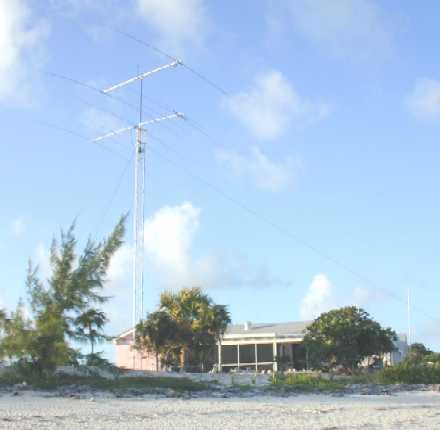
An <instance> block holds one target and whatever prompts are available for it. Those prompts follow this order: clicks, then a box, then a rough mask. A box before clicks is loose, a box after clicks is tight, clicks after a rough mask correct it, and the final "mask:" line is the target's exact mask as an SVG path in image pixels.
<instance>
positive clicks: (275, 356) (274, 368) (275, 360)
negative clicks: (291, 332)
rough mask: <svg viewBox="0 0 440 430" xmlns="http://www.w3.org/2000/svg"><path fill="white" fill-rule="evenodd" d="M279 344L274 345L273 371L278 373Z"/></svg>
mask: <svg viewBox="0 0 440 430" xmlns="http://www.w3.org/2000/svg"><path fill="white" fill-rule="evenodd" d="M277 358H278V357H277V343H276V342H274V343H273V371H274V372H277V371H278V363H277Z"/></svg>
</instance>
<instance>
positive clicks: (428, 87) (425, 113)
mask: <svg viewBox="0 0 440 430" xmlns="http://www.w3.org/2000/svg"><path fill="white" fill-rule="evenodd" d="M406 106H407V108H408V109H409V111H410V112H411V113H412V114H414V115H415V116H417V117H419V118H424V119H431V120H438V119H440V81H437V80H434V79H427V78H423V79H419V80H418V81H417V82H416V84H415V86H414V89H413V91H412V93H411V94H410V95H409V96H408V97H407V99H406Z"/></svg>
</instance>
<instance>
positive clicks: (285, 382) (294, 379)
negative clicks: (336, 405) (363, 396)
mask: <svg viewBox="0 0 440 430" xmlns="http://www.w3.org/2000/svg"><path fill="white" fill-rule="evenodd" d="M345 385H346V384H345V383H344V382H342V381H333V380H329V379H324V378H322V377H320V376H316V375H311V374H307V373H291V374H288V375H284V374H274V375H273V377H272V387H273V388H275V389H283V390H292V391H294V390H298V391H334V390H341V389H343V388H344V387H345Z"/></svg>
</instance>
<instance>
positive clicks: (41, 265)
mask: <svg viewBox="0 0 440 430" xmlns="http://www.w3.org/2000/svg"><path fill="white" fill-rule="evenodd" d="M33 262H34V264H35V265H37V266H38V272H39V274H40V275H41V278H42V279H43V280H46V279H48V278H49V277H50V275H51V273H52V269H51V267H50V251H49V249H48V248H47V247H46V246H45V245H44V244H43V243H39V244H38V245H37V247H36V248H35V251H34V257H33Z"/></svg>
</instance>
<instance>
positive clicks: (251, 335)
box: [113, 321, 408, 372]
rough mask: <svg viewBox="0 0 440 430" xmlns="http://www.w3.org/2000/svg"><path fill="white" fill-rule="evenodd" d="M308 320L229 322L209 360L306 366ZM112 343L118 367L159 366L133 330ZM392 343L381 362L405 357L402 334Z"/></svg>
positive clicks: (251, 366) (222, 364)
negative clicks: (142, 349) (140, 348)
mask: <svg viewBox="0 0 440 430" xmlns="http://www.w3.org/2000/svg"><path fill="white" fill-rule="evenodd" d="M309 324H310V321H294V322H284V323H266V324H264V323H260V324H254V323H251V322H246V323H244V324H231V325H229V326H228V327H227V329H226V331H225V333H224V335H223V336H222V338H221V340H220V341H219V342H218V344H217V351H216V357H213V359H212V363H215V367H216V368H217V370H219V371H222V372H229V371H231V370H234V371H235V370H254V371H264V370H266V371H273V372H276V371H278V370H289V369H290V370H304V369H307V368H308V367H309V366H308V354H307V351H306V349H305V348H304V346H303V338H304V332H305V329H306V327H307V326H308V325H309ZM113 344H114V345H115V347H116V365H117V366H118V367H121V368H126V369H135V370H152V371H158V370H163V369H162V366H161V364H160V362H159V359H158V357H157V356H156V354H154V353H152V352H142V353H141V352H139V351H136V350H134V349H133V348H132V344H133V330H127V331H126V332H124V333H122V334H121V335H119V336H118V337H117V338H116V339H115V340H114V341H113ZM395 346H396V350H395V351H393V352H390V353H386V354H385V355H384V356H383V357H382V361H383V363H384V365H393V364H397V363H399V362H400V361H402V360H403V359H404V358H405V356H406V354H407V352H408V344H407V340H406V336H405V335H399V336H398V340H397V341H396V342H395ZM368 362H369V361H368V360H367V361H366V363H368Z"/></svg>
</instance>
